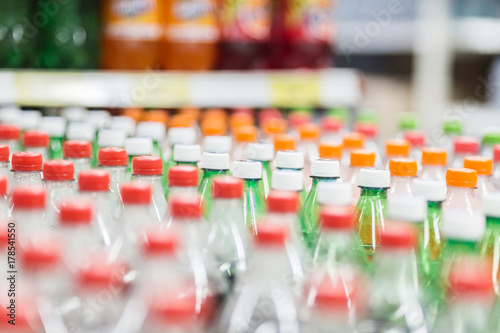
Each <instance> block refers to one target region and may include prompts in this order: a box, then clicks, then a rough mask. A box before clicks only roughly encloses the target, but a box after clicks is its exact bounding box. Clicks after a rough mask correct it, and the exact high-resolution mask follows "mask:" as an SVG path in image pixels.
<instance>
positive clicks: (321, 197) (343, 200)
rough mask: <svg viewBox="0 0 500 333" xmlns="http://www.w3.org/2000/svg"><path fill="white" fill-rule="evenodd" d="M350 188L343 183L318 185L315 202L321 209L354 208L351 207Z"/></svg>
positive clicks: (347, 184)
mask: <svg viewBox="0 0 500 333" xmlns="http://www.w3.org/2000/svg"><path fill="white" fill-rule="evenodd" d="M351 198H352V186H351V184H349V183H343V182H326V183H319V184H318V195H317V201H318V204H319V205H320V206H321V207H330V206H341V207H349V208H351V209H353V208H354V206H353V205H352V199H351Z"/></svg>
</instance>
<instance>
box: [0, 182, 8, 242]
mask: <svg viewBox="0 0 500 333" xmlns="http://www.w3.org/2000/svg"><path fill="white" fill-rule="evenodd" d="M7 186H8V180H7V177H6V176H4V175H0V219H3V220H6V219H7V217H8V216H9V202H8V199H7V193H8V192H7V188H8V187H7ZM0 227H2V228H3V225H2V224H0ZM0 232H1V231H0ZM0 237H1V235H0Z"/></svg>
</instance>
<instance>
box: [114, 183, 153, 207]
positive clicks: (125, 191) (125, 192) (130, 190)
mask: <svg viewBox="0 0 500 333" xmlns="http://www.w3.org/2000/svg"><path fill="white" fill-rule="evenodd" d="M121 194H122V200H123V203H125V204H149V203H151V184H148V183H144V182H130V183H126V184H123V185H122V186H121Z"/></svg>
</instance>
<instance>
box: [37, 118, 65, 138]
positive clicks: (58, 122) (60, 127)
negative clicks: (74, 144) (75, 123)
mask: <svg viewBox="0 0 500 333" xmlns="http://www.w3.org/2000/svg"><path fill="white" fill-rule="evenodd" d="M39 127H40V130H41V131H43V132H45V133H47V134H48V135H49V136H50V137H56V138H62V137H64V133H65V132H66V119H64V118H63V117H43V118H42V120H41V122H40V126H39Z"/></svg>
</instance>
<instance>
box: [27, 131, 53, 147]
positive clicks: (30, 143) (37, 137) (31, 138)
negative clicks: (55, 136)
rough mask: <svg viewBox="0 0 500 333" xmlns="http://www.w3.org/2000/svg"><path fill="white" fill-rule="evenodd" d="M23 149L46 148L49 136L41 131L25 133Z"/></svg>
mask: <svg viewBox="0 0 500 333" xmlns="http://www.w3.org/2000/svg"><path fill="white" fill-rule="evenodd" d="M23 145H24V147H47V146H48V145H49V135H48V134H47V133H45V132H41V131H35V130H31V131H26V132H24V134H23Z"/></svg>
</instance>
